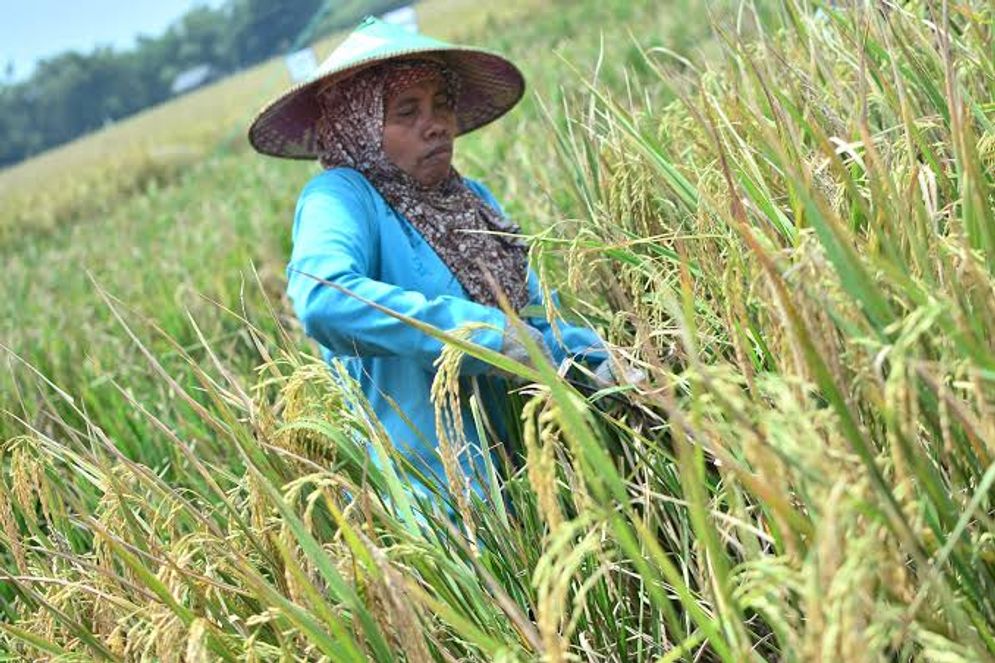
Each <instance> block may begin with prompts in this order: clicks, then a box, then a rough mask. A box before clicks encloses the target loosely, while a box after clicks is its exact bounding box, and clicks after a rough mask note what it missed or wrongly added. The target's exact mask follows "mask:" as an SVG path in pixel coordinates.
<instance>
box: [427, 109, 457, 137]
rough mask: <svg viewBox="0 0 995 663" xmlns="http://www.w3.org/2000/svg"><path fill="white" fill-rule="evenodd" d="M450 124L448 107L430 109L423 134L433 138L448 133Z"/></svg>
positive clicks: (450, 117)
mask: <svg viewBox="0 0 995 663" xmlns="http://www.w3.org/2000/svg"><path fill="white" fill-rule="evenodd" d="M451 125H452V111H451V110H449V109H448V108H446V109H438V110H435V111H432V113H431V115H429V118H428V123H427V127H426V129H425V136H426V137H427V138H435V137H438V136H440V135H446V134H449V133H450V132H451V131H452V130H451V128H450V127H451Z"/></svg>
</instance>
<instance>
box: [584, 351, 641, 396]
mask: <svg viewBox="0 0 995 663" xmlns="http://www.w3.org/2000/svg"><path fill="white" fill-rule="evenodd" d="M646 377H647V376H646V371H644V370H642V369H641V368H637V367H635V366H630V365H628V364H627V363H625V362H622V361H619V362H618V366H617V367H616V366H615V365H614V364H613V363H612V360H611V358H608V359H605V360H604V361H603V362H601V363H600V364H598V366H597V368H595V369H594V382H595V384H597V385H598V386H599V387H600V388H602V389H604V388H606V387H615V386H618V385H630V384H639V383H640V382H645V381H646Z"/></svg>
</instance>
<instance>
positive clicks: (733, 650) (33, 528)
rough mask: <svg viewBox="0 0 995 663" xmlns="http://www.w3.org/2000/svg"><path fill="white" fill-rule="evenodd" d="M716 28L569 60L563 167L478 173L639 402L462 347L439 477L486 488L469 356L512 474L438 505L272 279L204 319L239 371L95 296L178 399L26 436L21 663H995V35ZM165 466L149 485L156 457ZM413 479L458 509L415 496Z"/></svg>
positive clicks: (437, 391) (554, 120)
mask: <svg viewBox="0 0 995 663" xmlns="http://www.w3.org/2000/svg"><path fill="white" fill-rule="evenodd" d="M680 4H681V3H675V6H679V5H680ZM689 6H690V5H688V6H685V7H684V9H685V10H687V9H688V7H689ZM710 10H711V11H712V14H711V20H712V34H713V38H712V40H711V41H709V42H708V46H707V48H708V55H707V56H703V57H691V56H689V55H688V54H686V53H681V52H680V51H679V50H676V49H675V48H672V47H670V46H668V45H667V44H666V43H662V44H661V43H655V42H656V41H657V40H656V38H654V37H653V36H651V35H647V36H646V37H645V38H646V40H649V41H650V42H651V43H644V42H642V41H641V40H640V36H639V34H638V33H637V32H636V30H635V29H633V31H632V32H633V34H631V35H630V36H629V39H630V41H629V42H628V43H625V44H621V43H620V42H618V41H615V42H613V43H606V44H605V46H604V48H605V49H606V51H609V50H610V49H616V50H613V51H611V52H612V53H618V52H620V51H619V50H618V49H620V48H622V51H621V52H623V53H626V54H627V56H631V57H630V59H628V60H627V61H626V65H627V66H622V65H620V64H619V63H618V62H615V61H613V60H612V59H610V58H608V57H597V54H593V55H592V57H591V58H590V59H589V60H586V61H578V60H577V58H576V57H571V54H570V53H569V52H563V53H562V55H563V58H564V60H565V61H566V62H565V65H566V66H567V68H571V67H572V68H573V72H572V73H570V74H568V78H570V80H573V81H574V82H576V83H577V85H575V86H573V87H572V88H569V89H566V90H565V91H563V92H562V93H555V92H554V93H551V94H549V95H547V96H546V97H544V98H543V99H542V101H541V102H539V103H537V105H536V106H535V107H534V111H535V113H534V117H532V116H526V117H523V119H522V120H521V121H522V122H523V123H526V124H525V126H527V127H530V128H531V130H532V131H542V132H543V135H546V136H549V137H550V140H548V141H545V140H544V141H538V140H537V141H533V142H529V143H527V144H522V143H520V142H514V141H510V142H508V143H502V142H499V141H497V139H488V138H485V137H483V136H481V137H480V138H479V139H475V140H477V141H478V142H476V143H474V144H473V145H474V148H475V149H474V151H473V152H472V154H473V155H474V158H475V159H484V157H482V156H479V155H486V154H488V153H489V151H491V149H490V148H495V147H500V148H502V149H495V150H493V151H494V152H497V153H499V155H500V157H501V158H506V157H507V156H508V153H513V154H518V155H519V157H518V158H520V159H521V162H520V165H522V166H523V167H522V169H521V171H520V172H521V173H524V174H519V175H515V173H514V172H513V171H499V172H498V175H500V176H501V177H504V178H506V182H507V187H506V188H508V189H510V190H512V191H514V190H516V188H519V189H520V188H521V187H524V186H526V184H525V183H526V182H528V181H530V179H531V180H532V181H537V182H539V183H540V184H541V185H542V186H543V187H545V188H546V199H545V201H544V202H543V201H540V200H538V199H529V202H535V203H537V204H536V206H534V207H532V208H531V209H532V211H533V213H536V210H539V212H540V213H539V214H538V215H537V216H536V217H534V218H533V219H532V220H531V223H527V224H526V225H527V226H528V227H529V228H530V229H531V230H532V231H533V233H534V234H533V237H532V241H533V254H534V255H533V258H534V261H535V263H536V264H537V265H538V266H540V267H541V268H542V269H543V270H544V271H545V272H546V274H545V280H546V282H547V283H554V284H563V286H564V287H565V288H566V289H568V290H570V291H572V292H571V294H572V295H573V296H572V297H569V301H570V303H571V307H570V308H571V309H572V311H571V312H570V314H571V315H574V316H576V317H578V318H581V319H584V320H586V321H588V322H589V323H590V324H592V325H594V326H596V327H597V328H599V329H600V330H601V331H602V332H603V333H604V334H605V335H606V336H607V337H608V338H609V340H610V341H611V345H612V349H613V350H612V354H613V357H614V359H615V360H616V361H617V362H618V364H619V365H620V367H621V366H623V365H630V366H638V367H641V368H642V369H644V370H645V372H646V374H647V376H648V378H647V379H646V380H645V381H642V382H640V383H638V384H635V385H624V386H620V387H614V388H609V389H601V390H597V389H596V388H594V387H593V386H592V385H591V383H590V381H589V380H588V378H589V376H587V375H585V373H584V371H583V370H582V369H580V368H576V369H572V370H571V371H570V372H569V373H567V374H566V375H564V376H561V375H559V374H558V373H557V371H556V367H552V366H549V365H546V364H544V363H542V362H539V363H538V365H537V368H536V369H530V368H526V367H524V366H516V365H513V364H512V363H511V362H508V361H507V360H504V359H502V358H501V357H499V356H495V355H494V354H493V353H488V352H487V351H483V350H481V349H479V348H476V347H474V346H472V345H470V344H468V343H467V342H466V341H465V340H463V339H464V338H465V337H464V336H462V335H461V334H459V333H455V334H448V335H447V340H448V341H449V347H448V348H447V350H446V352H445V353H444V354H443V357H442V358H441V360H440V364H439V370H438V372H437V379H436V384H435V388H434V390H433V394H434V396H435V401H436V404H437V406H438V408H439V425H440V428H441V430H442V431H443V432H444V433H445V435H444V438H445V440H446V443H445V444H444V445H443V446H444V447H445V448H444V449H443V452H444V453H445V454H449V455H450V456H451V458H450V461H454V460H458V456H459V455H460V454H462V453H465V452H466V451H467V450H466V449H465V444H464V442H465V438H464V436H463V435H462V433H461V431H460V430H459V429H458V426H455V425H453V424H455V422H458V421H460V418H459V417H454V416H452V414H453V412H452V410H453V409H454V408H458V407H459V406H460V404H461V402H462V400H468V401H469V402H471V404H473V405H476V401H475V397H474V396H473V395H472V394H467V393H462V392H461V391H460V390H459V389H458V383H457V382H456V381H454V380H452V379H451V378H452V375H453V369H454V368H455V367H456V366H457V363H458V362H459V361H460V360H461V357H462V356H464V355H465V354H468V353H469V354H471V355H474V356H477V357H479V358H481V359H484V360H488V361H492V362H493V363H495V364H496V365H498V366H499V367H500V368H501V369H502V370H505V371H507V372H508V373H511V374H513V375H517V376H518V377H519V378H520V386H519V387H517V388H516V389H515V393H514V394H513V396H512V397H511V398H510V399H509V402H508V408H509V411H510V412H511V413H512V414H511V415H510V416H509V417H508V421H510V422H517V425H514V426H512V427H511V428H512V430H511V431H510V432H509V434H508V436H507V439H495V438H494V436H493V435H491V434H490V432H489V431H492V430H493V427H492V426H490V425H489V422H488V421H487V417H486V415H485V413H484V410H483V408H479V407H477V408H475V411H476V412H477V415H478V416H477V425H478V428H479V433H480V435H481V437H482V439H485V440H488V441H489V442H490V443H493V444H494V445H495V446H496V447H497V449H496V453H494V454H492V455H491V456H489V457H490V458H492V459H493V462H492V463H490V464H488V465H487V466H486V468H485V470H484V472H483V475H482V476H479V477H477V480H478V483H479V485H481V486H483V490H482V491H480V493H477V492H476V491H467V490H465V479H466V477H463V476H461V475H460V472H461V470H460V464H459V463H458V462H449V463H448V465H449V468H447V476H445V477H434V476H424V475H422V474H420V473H418V472H417V470H416V469H415V468H413V467H412V466H411V465H410V464H409V463H408V462H407V461H406V460H405V459H404V458H403V457H402V456H400V455H399V454H398V452H397V451H396V450H395V449H394V448H393V446H392V444H391V441H390V439H389V438H388V437H387V436H386V435H385V434H384V432H383V429H382V428H381V427H380V426H379V424H378V422H377V421H376V420H375V418H374V417H373V416H372V415H371V410H370V408H369V406H368V404H367V403H365V402H364V401H363V398H362V396H361V393H360V392H359V391H358V389H357V387H356V386H355V385H354V384H352V383H351V382H350V380H349V379H348V377H347V376H346V375H345V374H344V373H343V372H342V371H341V370H338V368H337V367H335V366H332V367H331V368H330V370H329V368H328V367H326V366H325V365H324V364H322V363H320V360H318V359H316V358H315V357H314V356H313V353H312V352H310V350H308V349H307V348H305V347H303V346H302V344H301V342H300V339H299V337H298V334H299V332H298V331H297V330H296V329H295V328H294V327H293V324H292V322H291V321H290V320H289V319H288V318H287V316H286V314H285V309H283V308H282V307H283V306H284V304H282V303H281V302H280V301H279V299H278V297H273V296H269V297H267V296H265V295H266V294H270V295H272V292H273V291H274V290H276V291H277V292H278V288H273V287H272V286H267V283H266V278H264V276H263V275H262V274H259V275H256V276H255V277H253V278H252V279H250V280H249V281H248V283H247V284H246V286H245V288H244V290H245V292H244V293H243V294H241V295H240V296H236V295H234V293H232V292H223V293H222V294H223V295H224V296H223V297H221V299H222V301H221V303H220V304H219V305H218V306H215V308H218V307H220V308H221V309H222V310H224V318H223V319H224V320H225V323H224V324H225V327H224V328H226V329H231V330H233V332H232V333H235V334H238V335H239V339H240V345H239V349H238V351H232V348H231V347H226V346H225V337H224V336H221V341H220V343H219V342H218V340H217V337H216V335H215V334H214V333H213V332H214V330H213V329H212V330H211V331H210V332H205V330H204V329H203V328H202V325H201V323H200V322H199V320H198V318H199V316H198V315H197V312H196V311H195V312H194V314H193V315H190V316H181V315H174V316H170V317H166V323H165V324H164V323H163V322H162V321H160V320H157V316H156V315H148V314H143V312H142V311H140V310H134V307H132V306H129V302H128V301H127V300H126V299H125V300H122V299H119V298H118V297H115V296H113V295H112V294H110V293H108V292H106V291H105V290H104V289H103V288H102V287H101V286H100V284H99V278H95V279H94V280H95V281H96V282H97V283H96V284H91V286H90V287H92V288H94V289H95V290H96V291H97V292H98V293H100V298H101V304H100V305H101V307H103V309H104V310H106V311H108V312H109V314H110V315H111V317H112V318H113V320H114V322H115V327H114V329H115V332H114V336H115V337H116V338H121V339H126V340H127V343H128V347H129V348H130V350H129V352H131V353H133V354H132V355H131V356H129V359H128V361H129V362H133V363H134V364H135V365H136V366H137V365H138V363H139V362H141V365H142V366H144V367H146V368H144V369H140V371H141V373H140V374H141V375H143V376H150V377H145V378H144V379H145V382H142V384H143V389H142V391H141V392H140V394H136V393H135V391H134V389H133V388H132V386H131V383H130V381H129V379H128V376H127V375H121V376H111V377H108V378H107V380H108V381H109V383H110V385H112V386H113V387H114V389H115V392H116V398H117V399H120V400H116V401H113V402H114V403H116V405H115V408H116V410H114V411H124V410H125V409H126V410H127V411H128V420H129V421H140V422H142V423H141V424H140V425H139V424H131V428H132V429H133V430H134V431H135V432H133V433H131V434H129V431H128V429H127V428H126V427H125V426H120V427H117V428H114V429H113V433H108V429H109V427H110V426H111V425H113V419H114V418H113V417H108V416H107V415H108V412H107V411H101V412H98V415H99V416H94V415H93V414H91V412H90V403H88V402H87V401H86V400H80V399H78V398H75V397H74V396H73V395H72V390H73V389H72V387H71V386H69V385H66V386H64V387H63V386H62V385H59V384H58V380H53V382H55V384H52V385H49V386H48V387H47V388H45V389H43V390H41V391H39V392H38V393H39V394H45V398H47V399H49V401H50V402H45V403H42V404H41V405H40V406H39V407H38V408H37V409H35V410H30V411H31V412H32V413H34V414H35V416H34V417H27V416H20V417H18V419H19V421H18V422H16V424H17V428H18V432H17V434H13V435H11V436H10V437H9V439H8V440H7V442H6V443H5V444H4V446H3V461H2V463H0V467H2V470H3V473H2V481H0V531H2V534H0V549H2V551H3V565H2V566H3V570H2V571H0V573H3V575H4V577H5V580H6V584H5V585H4V587H3V589H2V594H0V605H2V607H3V609H4V612H5V618H4V619H3V620H2V621H0V632H2V636H0V643H3V644H2V646H3V647H6V648H7V650H9V651H10V652H11V654H12V655H13V656H18V657H21V658H27V659H37V658H47V659H50V660H70V659H80V660H90V659H94V658H97V659H101V660H103V659H107V660H176V661H194V660H219V659H222V660H259V661H263V660H274V661H277V660H279V661H283V660H335V661H338V660H351V661H366V660H376V661H391V660H409V661H452V660H468V661H475V660H479V661H531V660H543V661H573V660H585V661H678V660H721V661H742V660H758V661H760V660H785V661H811V660H845V661H862V660H889V661H891V660H900V661H939V660H943V661H979V660H992V659H993V658H995V600H993V597H995V528H993V518H995V513H993V504H992V495H993V491H992V484H993V482H995V464H993V453H995V446H993V440H995V417H993V407H995V403H993V385H992V383H993V380H995V366H993V365H995V346H993V341H992V340H991V338H990V334H989V333H988V330H989V329H991V328H992V327H993V323H995V297H993V295H995V272H993V266H995V263H993V258H992V256H993V255H995V254H993V252H992V249H993V247H992V246H991V243H992V241H993V239H992V238H993V237H995V234H993V232H995V231H993V230H992V228H993V226H992V219H991V209H992V197H991V196H992V194H991V191H990V186H991V172H990V171H991V168H990V164H991V162H992V153H995V152H993V151H995V140H993V139H992V137H991V134H992V132H993V129H992V124H991V122H992V120H991V112H992V107H991V99H990V93H989V92H988V91H989V90H990V89H992V76H993V74H995V70H993V67H992V62H993V60H992V57H991V56H992V53H993V52H995V50H993V48H995V46H993V45H995V41H993V35H992V29H991V25H992V19H993V14H992V12H993V11H995V8H993V7H992V6H991V4H990V3H984V2H981V1H980V0H977V1H972V2H967V1H965V2H925V1H915V0H913V1H906V2H883V3H851V4H849V5H847V6H845V7H837V6H833V5H832V4H827V5H825V6H818V5H817V4H815V3H809V2H805V1H803V0H785V1H784V2H781V3H751V2H742V3H733V4H722V5H718V4H716V5H710ZM602 11H612V12H617V16H618V17H619V21H620V22H622V23H623V24H625V23H624V21H632V20H634V19H646V18H647V17H649V16H653V15H655V14H654V12H653V11H651V10H650V9H647V8H641V9H637V10H633V9H632V8H631V7H630V6H629V5H627V4H625V3H619V4H618V6H612V7H610V8H608V9H604V8H602ZM633 11H634V12H635V16H633V15H632V14H631V13H630V14H627V12H633ZM640 12H643V13H640ZM578 16H580V13H576V14H571V13H570V12H568V11H565V12H563V14H562V16H561V18H559V19H555V18H549V19H548V20H550V21H553V20H562V21H564V22H569V21H571V20H574V19H577V18H578ZM622 17H626V18H624V19H623V18H622ZM637 22H638V21H637ZM635 24H636V23H633V25H635ZM543 25H546V26H548V25H549V24H548V23H546V24H543ZM524 30H526V29H525V28H523V31H524ZM563 34H569V29H568V27H567V28H564V31H563ZM521 36H522V37H523V38H526V37H527V35H521ZM630 44H631V49H630V48H629V45H630ZM530 122H534V123H535V124H528V123H530ZM540 122H541V124H539V123H540ZM519 134H520V135H524V134H522V132H519ZM490 140H493V141H496V143H489V142H488V141H490ZM494 158H495V159H496V158H498V157H494ZM491 163H498V162H497V161H494V162H488V161H481V165H482V166H487V165H489V164H491ZM482 170H484V169H483V168H482ZM516 177H521V178H522V179H521V180H516ZM499 179H500V178H499ZM263 182H265V178H261V179H260V185H261V186H262V185H264V184H262V183H263ZM494 188H498V187H494ZM499 190H500V189H499ZM518 205H521V203H519V204H518ZM512 209H513V210H517V211H519V212H522V211H524V210H523V208H522V207H520V206H518V207H516V206H512ZM273 213H276V212H275V211H274V212H273ZM212 306H213V305H212ZM205 310H206V309H205ZM204 315H207V314H206V313H205V314H204ZM158 317H162V316H158ZM209 319H211V320H215V319H216V318H209ZM212 324H213V323H212ZM219 324H220V323H219ZM426 331H427V332H430V333H439V332H437V331H435V330H426ZM536 358H537V359H538V356H537V357H536ZM246 363H249V364H252V365H253V366H254V367H255V368H254V370H252V371H248V370H246V369H245V364H246ZM19 370H23V371H30V369H26V368H22V369H19ZM135 371H136V372H137V371H139V369H135ZM38 373H39V374H38V375H36V377H35V379H36V380H37V381H42V382H44V381H45V379H46V378H45V371H44V368H43V367H42V368H41V369H40V370H39V371H38ZM136 374H137V373H136ZM17 384H22V383H21V382H17ZM22 390H23V388H22ZM18 393H21V392H20V391H19V392H18ZM31 397H33V394H30V395H29V394H22V395H21V398H23V399H28V398H31ZM461 399H462V400H461ZM98 410H99V408H98ZM26 411H28V410H27V409H26ZM105 422H106V423H105ZM12 428H13V427H12ZM145 431H150V432H151V431H154V433H155V438H154V439H156V440H157V449H156V451H155V452H150V451H148V450H147V449H141V448H134V449H133V448H132V445H133V446H135V447H141V443H142V439H143V438H141V437H138V435H139V434H144V432H145ZM149 437H150V438H151V433H150V434H149ZM151 460H155V461H158V462H143V461H151ZM411 474H416V475H417V478H418V479H419V481H421V482H422V483H423V484H424V485H425V486H426V487H427V489H428V491H429V492H430V493H431V494H432V499H428V498H426V497H423V496H419V495H414V494H412V493H410V492H409V491H407V490H405V489H404V483H405V482H406V475H411Z"/></svg>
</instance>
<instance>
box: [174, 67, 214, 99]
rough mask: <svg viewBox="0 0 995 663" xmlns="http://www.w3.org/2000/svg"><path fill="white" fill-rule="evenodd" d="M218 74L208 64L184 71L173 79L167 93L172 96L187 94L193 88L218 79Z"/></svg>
mask: <svg viewBox="0 0 995 663" xmlns="http://www.w3.org/2000/svg"><path fill="white" fill-rule="evenodd" d="M219 73H220V72H218V70H217V69H215V68H214V67H212V66H211V65H209V64H199V65H197V66H196V67H190V68H189V69H184V70H183V71H181V72H180V73H179V74H177V76H176V78H174V79H173V84H172V85H170V86H169V91H170V92H172V93H173V94H183V93H184V92H189V91H190V90H193V89H194V88H198V87H200V86H201V85H204V84H206V83H210V82H211V81H213V80H214V79H215V78H217V77H218V74H219Z"/></svg>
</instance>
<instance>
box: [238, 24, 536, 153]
mask: <svg viewBox="0 0 995 663" xmlns="http://www.w3.org/2000/svg"><path fill="white" fill-rule="evenodd" d="M412 56H414V57H421V58H429V59H433V60H437V61H441V62H443V63H445V64H446V65H447V66H449V67H450V68H452V69H453V71H455V72H456V74H457V75H458V76H459V78H460V98H459V99H457V100H456V121H457V135H460V134H465V133H467V132H470V131H473V130H474V129H476V128H477V127H481V126H483V125H485V124H487V123H488V122H492V121H493V120H496V119H497V118H499V117H500V116H502V115H504V114H505V113H506V112H508V110H510V109H511V107H512V106H514V105H515V104H516V103H518V101H519V99H521V98H522V94H524V92H525V79H524V77H523V76H522V72H520V71H519V70H518V68H517V67H516V66H515V65H513V64H512V63H511V62H509V61H508V60H506V59H505V58H503V57H501V56H500V55H497V54H496V53H491V52H489V51H485V50H482V49H479V48H471V47H468V46H454V45H451V44H447V43H446V42H443V41H439V40H438V39H432V38H431V37H427V36H425V35H421V34H417V33H412V32H409V31H408V30H407V29H405V28H403V27H401V26H397V25H391V24H389V23H385V22H383V21H381V20H378V19H376V18H373V17H369V18H367V19H365V20H364V21H363V22H362V23H360V24H359V27H357V28H356V29H355V30H354V31H353V32H352V33H351V34H350V35H349V36H348V37H347V38H346V40H345V41H344V42H342V44H341V45H339V47H338V48H336V49H335V50H334V51H333V52H332V54H331V55H329V56H328V58H326V59H325V61H324V62H322V63H321V66H320V67H318V69H317V71H316V72H315V74H314V75H313V76H312V77H311V79H310V80H308V81H305V82H303V83H300V84H299V85H296V86H294V87H292V88H291V89H290V90H288V91H287V92H285V93H283V94H282V95H280V96H279V97H277V98H276V99H275V100H273V101H271V102H270V103H268V104H267V105H266V106H264V107H263V109H262V110H261V111H260V112H259V114H258V115H257V116H256V119H255V120H254V121H253V122H252V125H251V126H250V127H249V142H250V143H251V144H252V146H253V147H254V148H256V150H258V151H259V152H262V153H263V154H269V155H272V156H276V157H286V158H289V159H316V158H317V156H318V146H317V144H316V142H315V132H314V125H315V122H317V120H318V118H319V117H320V115H321V110H320V108H319V106H318V99H317V93H318V92H319V91H323V90H325V89H327V88H328V87H329V86H332V85H337V84H339V83H341V82H342V81H344V80H345V79H347V78H349V77H350V76H352V75H353V74H356V73H358V72H360V71H362V70H363V69H366V68H368V67H372V66H375V65H377V64H380V63H382V62H385V61H387V60H393V59H405V58H407V57H412Z"/></svg>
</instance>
